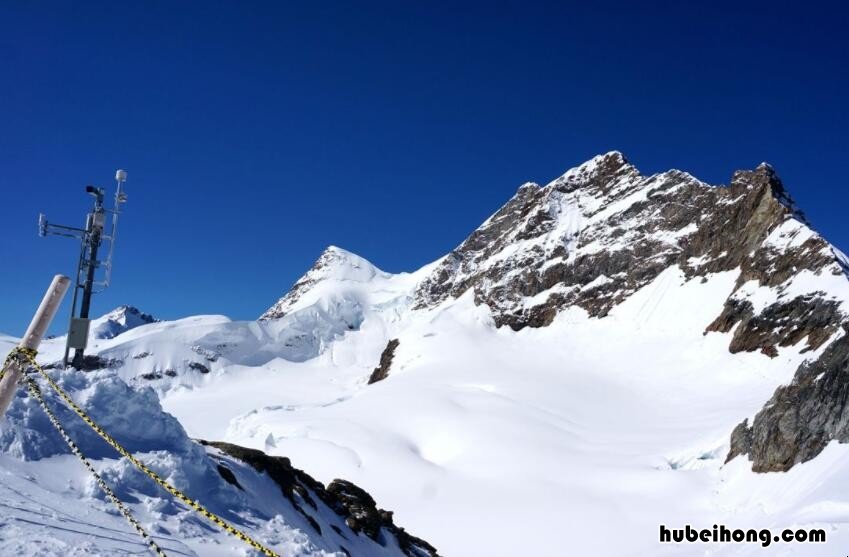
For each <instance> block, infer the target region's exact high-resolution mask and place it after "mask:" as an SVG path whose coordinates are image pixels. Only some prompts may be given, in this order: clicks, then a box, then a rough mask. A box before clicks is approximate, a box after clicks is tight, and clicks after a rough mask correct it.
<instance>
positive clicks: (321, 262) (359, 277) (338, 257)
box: [260, 245, 389, 320]
mask: <svg viewBox="0 0 849 557" xmlns="http://www.w3.org/2000/svg"><path fill="white" fill-rule="evenodd" d="M388 276H389V274H388V273H385V272H383V271H381V270H380V269H378V268H377V267H375V266H374V265H372V264H371V263H370V262H369V261H368V260H367V259H365V258H364V257H360V256H359V255H357V254H355V253H353V252H350V251H348V250H346V249H342V248H340V247H338V246H333V245H331V246H327V247H326V248H325V249H324V251H323V252H321V255H320V256H319V257H318V259H317V260H316V261H315V263H313V265H312V267H310V269H309V270H308V271H307V272H306V273H304V274H303V276H301V278H299V279H298V280H297V281H296V282H295V284H294V285H293V286H292V288H291V289H290V290H289V292H287V293H286V295H284V296H283V297H282V298H280V299H279V300H278V301H277V303H275V304H274V305H273V306H271V307H270V308H269V309H268V310H266V311H265V313H263V314H262V315H261V316H260V319H261V320H265V319H277V318H279V317H283V316H284V315H286V314H287V313H289V312H290V311H291V309H292V306H293V305H294V304H295V302H296V301H298V300H300V299H301V297H302V296H303V295H304V294H305V293H306V292H308V291H310V290H312V289H313V288H314V287H315V286H316V285H317V284H319V283H323V282H327V281H333V282H342V283H345V282H347V283H365V282H369V281H371V280H373V279H375V278H376V277H388Z"/></svg>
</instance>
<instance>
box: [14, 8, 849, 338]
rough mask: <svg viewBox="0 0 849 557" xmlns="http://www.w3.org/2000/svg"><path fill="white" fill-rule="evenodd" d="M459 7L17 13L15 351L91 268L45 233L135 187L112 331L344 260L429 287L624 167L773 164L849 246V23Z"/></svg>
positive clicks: (794, 15) (762, 15)
mask: <svg viewBox="0 0 849 557" xmlns="http://www.w3.org/2000/svg"><path fill="white" fill-rule="evenodd" d="M458 4H460V3H457V2H444V3H443V2H397V1H392V2H386V3H372V2H332V1H331V2H268V3H263V2H229V1H228V2H213V1H210V0H205V1H202V2H196V3H191V2H182V1H180V2H173V1H163V2H155V1H145V2H115V1H109V2H105V1H104V2H66V1H62V2H49V1H46V2H5V3H4V4H3V7H2V8H0V64H2V66H1V67H0V70H2V71H0V191H2V204H1V205H0V217H2V225H3V232H4V234H3V239H2V250H0V256H2V262H3V273H2V275H0V285H2V294H1V295H0V331H4V332H7V333H11V334H15V335H19V334H21V333H22V332H23V329H24V328H25V327H26V324H27V323H28V322H29V318H30V316H31V314H32V311H33V309H34V307H35V306H36V304H37V302H38V300H39V298H40V296H41V294H42V293H43V290H44V288H45V287H46V285H47V283H48V282H49V281H50V278H51V276H52V275H53V274H54V273H57V272H62V273H66V274H71V273H72V272H73V270H74V265H75V262H76V256H77V245H76V244H75V243H74V242H73V241H71V240H66V239H61V238H47V239H42V238H38V237H37V235H36V217H37V215H38V213H39V212H45V213H47V215H48V217H49V218H50V219H51V220H53V221H56V222H60V223H68V224H80V225H81V224H82V219H83V218H84V213H85V210H86V208H87V206H88V205H89V198H88V197H87V196H86V195H85V194H84V192H83V189H84V187H85V185H86V184H89V183H93V184H96V185H102V186H108V187H109V188H110V189H111V188H112V184H113V182H112V176H113V173H114V170H115V169H116V168H118V167H122V168H126V169H127V170H128V171H129V182H128V183H127V190H128V192H129V203H127V205H126V212H125V214H124V217H123V221H122V226H121V231H120V240H119V243H118V248H117V255H116V261H115V272H114V277H113V278H114V280H113V286H112V288H111V289H109V290H108V291H107V292H105V293H103V294H101V295H99V296H97V297H96V298H95V301H94V306H93V313H94V314H101V313H104V312H105V311H108V310H109V309H111V308H112V307H115V306H117V305H119V304H122V303H129V304H133V305H136V306H138V307H139V308H141V309H142V310H145V311H148V312H151V313H153V314H155V315H156V316H158V317H161V318H177V317H181V316H186V315H191V314H199V313H223V314H226V315H229V316H231V317H233V318H238V319H251V318H254V317H256V316H258V315H259V314H260V313H261V312H262V311H263V310H264V309H266V307H267V306H269V305H271V304H272V303H273V302H274V301H275V300H276V299H277V298H278V297H279V296H280V295H281V294H283V293H284V292H285V291H286V290H287V289H288V287H289V286H290V285H291V283H292V282H293V281H294V280H296V279H297V277H298V276H299V275H300V274H301V273H302V272H303V271H304V270H305V269H306V268H308V267H309V266H310V264H311V263H312V262H313V260H314V259H315V258H316V257H317V256H318V255H319V253H320V252H321V250H322V249H323V248H324V247H325V246H326V245H328V244H335V245H339V246H341V247H344V248H346V249H349V250H351V251H354V252H356V253H358V254H360V255H362V256H364V257H366V258H367V259H369V260H371V261H372V262H373V263H375V264H376V265H377V266H379V267H381V268H383V269H385V270H388V271H402V270H414V269H416V268H417V267H419V266H421V265H422V264H425V263H427V262H429V261H431V260H433V259H435V258H437V257H439V256H440V255H442V254H444V253H445V252H447V251H448V250H449V249H451V248H452V247H454V246H455V245H457V244H458V243H459V242H460V241H462V239H463V238H464V237H465V236H466V235H467V234H468V233H469V232H471V231H472V230H473V229H474V228H475V227H476V226H477V225H478V224H479V223H480V222H481V221H482V220H483V219H485V218H486V217H487V216H488V215H489V214H490V213H491V212H493V211H494V210H495V209H497V208H498V207H499V206H500V205H501V204H502V203H503V202H504V201H506V200H507V199H508V198H509V197H510V196H511V195H512V194H513V192H514V191H515V189H516V188H517V187H518V186H519V185H520V184H521V183H523V182H525V181H529V180H531V181H537V182H546V181H548V180H550V179H552V178H554V177H556V176H557V175H559V174H561V173H562V172H563V171H565V170H566V169H567V168H569V167H571V166H574V165H575V164H577V163H580V162H582V161H584V160H586V159H587V158H589V157H591V156H593V155H595V154H597V153H601V152H606V151H609V150H612V149H618V150H620V151H622V152H623V153H625V155H626V156H627V157H628V158H629V159H630V160H631V161H632V162H633V163H634V164H636V165H637V166H638V167H639V168H640V169H641V170H642V171H643V172H644V173H651V172H658V171H662V170H666V169H668V168H673V167H674V168H680V169H683V170H687V171H689V172H691V173H693V174H695V175H696V176H698V177H699V178H701V179H703V180H705V181H708V182H711V183H727V181H728V179H729V177H730V175H731V173H732V171H733V170H735V169H738V168H751V167H754V166H756V165H757V164H758V163H759V162H761V161H763V160H767V161H769V162H771V163H772V164H773V165H774V166H775V167H776V169H777V170H778V172H779V173H780V175H781V176H782V177H783V178H784V181H785V183H786V185H787V186H788V188H789V190H790V191H791V193H792V195H793V196H794V197H795V198H796V200H797V201H798V202H799V204H800V205H801V206H802V207H803V209H804V210H805V211H806V212H807V213H808V216H809V218H810V220H811V221H812V222H813V223H814V225H815V227H816V228H817V229H818V230H819V231H821V232H822V233H824V234H825V235H826V237H827V238H829V239H830V240H831V241H832V242H834V243H835V244H837V245H838V246H842V247H843V248H844V249H846V248H849V226H847V224H846V213H847V211H846V208H847V204H849V181H847V177H846V176H847V162H849V131H847V130H849V109H847V99H849V72H847V68H849V39H847V28H849V15H847V14H849V9H847V8H846V7H845V3H842V2H833V3H828V4H826V3H819V2H816V1H808V2H793V3H790V2H787V3H784V2H768V3H766V2H765V3H762V4H760V5H757V4H755V3H749V2H733V3H732V2H729V3H724V2H622V3H617V2H611V1H606V2H575V3H569V2H554V3H550V4H549V3H534V2H527V1H523V2H515V3H498V2H480V3H463V5H462V6H459V5H458ZM742 4H745V6H744V5H742ZM68 306H69V304H68V303H66V305H65V307H64V308H63V310H62V311H63V313H62V315H61V317H60V319H59V322H60V323H59V326H58V328H59V329H62V328H64V326H65V323H66V319H67V310H68ZM54 329H56V327H54Z"/></svg>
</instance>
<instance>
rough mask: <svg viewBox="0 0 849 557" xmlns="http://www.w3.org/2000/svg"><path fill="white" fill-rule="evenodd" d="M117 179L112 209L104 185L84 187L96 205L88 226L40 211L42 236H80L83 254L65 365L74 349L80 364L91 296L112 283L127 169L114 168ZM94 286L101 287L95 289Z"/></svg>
mask: <svg viewBox="0 0 849 557" xmlns="http://www.w3.org/2000/svg"><path fill="white" fill-rule="evenodd" d="M115 181H116V182H117V184H118V187H117V189H116V190H115V198H114V205H113V207H112V209H106V208H104V206H103V198H104V196H105V194H106V192H105V190H104V189H103V188H98V187H95V186H86V188H85V191H86V193H88V194H89V195H91V196H92V197H94V206H93V207H92V210H91V212H89V213H88V215H87V216H86V224H85V228H76V227H73V226H64V225H61V224H53V223H51V222H48V221H47V218H46V217H45V216H44V215H43V214H41V215H39V216H38V233H39V235H40V236H47V235H53V236H65V237H68V238H78V239H79V240H80V257H79V261H78V263H77V274H76V279H75V282H74V297H73V302H72V304H71V322H70V326H69V327H68V340H67V343H66V344H65V357H64V365H65V367H67V366H68V356H69V354H70V352H71V349H72V348H73V349H74V359H73V362H72V363H73V366H74V367H76V368H78V369H79V368H81V367H82V365H83V356H84V353H85V348H86V345H87V344H88V330H89V323H90V319H89V310H90V309H91V297H92V295H93V294H95V293H96V292H102V291H103V289H105V288H107V287H108V286H109V282H110V280H111V278H112V257H113V255H114V253H115V238H116V237H117V234H118V215H120V213H121V205H123V204H124V203H126V201H127V194H126V193H125V192H124V182H126V181H127V171H126V170H118V171H117V172H115ZM107 213H109V214H111V215H112V224H111V227H110V230H109V231H108V234H107V233H106V232H107V231H106V230H105V227H106V214H107ZM105 243H108V251H107V256H106V259H105V260H103V261H101V260H99V259H98V258H97V257H98V252H99V251H100V248H101V247H102V246H103V245H104V244H105ZM98 269H103V275H102V280H100V281H98V280H97V271H98ZM95 288H100V290H97V291H95ZM80 292H82V299H81V301H80V311H79V315H77V297H78V295H79V294H80Z"/></svg>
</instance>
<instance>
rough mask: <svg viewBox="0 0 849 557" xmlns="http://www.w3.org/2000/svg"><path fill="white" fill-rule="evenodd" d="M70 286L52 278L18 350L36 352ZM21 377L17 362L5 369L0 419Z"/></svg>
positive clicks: (62, 279) (63, 279)
mask: <svg viewBox="0 0 849 557" xmlns="http://www.w3.org/2000/svg"><path fill="white" fill-rule="evenodd" d="M69 284H71V279H69V278H68V277H66V276H64V275H56V276H55V277H53V282H51V283H50V288H48V289H47V292H46V293H45V294H44V298H43V299H42V300H41V305H40V306H38V311H36V312H35V316H34V317H33V318H32V322H31V323H30V324H29V328H28V329H27V332H26V334H24V337H23V338H22V339H21V343H20V344H19V345H18V346H19V347H20V348H28V349H30V350H38V345H39V344H41V338H42V337H43V336H44V333H46V332H47V328H48V327H49V326H50V322H51V321H53V316H55V315H56V311H57V310H58V309H59V304H61V303H62V298H63V297H64V296H65V292H67V291H68V285H69ZM20 377H21V367H20V365H19V364H18V362H17V361H14V360H13V361H12V362H11V363H10V364H9V367H7V368H6V374H5V375H4V376H3V379H2V380H0V417H2V416H4V415H5V414H6V410H8V409H9V404H11V403H12V397H14V396H15V390H16V389H17V387H18V379H20Z"/></svg>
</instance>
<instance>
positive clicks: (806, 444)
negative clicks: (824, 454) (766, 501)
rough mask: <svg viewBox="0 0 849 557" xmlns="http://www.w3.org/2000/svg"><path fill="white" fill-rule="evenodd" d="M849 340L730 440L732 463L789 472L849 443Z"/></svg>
mask: <svg viewBox="0 0 849 557" xmlns="http://www.w3.org/2000/svg"><path fill="white" fill-rule="evenodd" d="M846 329H847V333H849V325H846ZM847 403H849V334H844V335H843V336H841V337H840V338H838V339H837V340H835V341H833V342H832V343H831V344H830V345H829V346H828V348H827V349H826V350H825V352H824V353H823V355H822V356H821V357H820V358H819V359H818V360H816V361H814V362H810V363H806V364H803V365H802V366H800V367H799V369H798V370H797V372H796V376H795V377H794V378H793V382H792V383H790V384H789V385H786V386H784V387H779V388H778V390H776V391H775V394H774V395H773V396H772V398H771V399H770V400H769V402H767V404H766V405H765V406H764V408H763V409H762V410H761V411H760V412H758V414H757V415H756V416H755V419H754V421H753V423H752V425H751V426H749V425H748V421H744V422H743V423H741V424H740V425H738V426H737V428H736V429H735V430H734V433H733V434H732V436H731V450H730V452H729V453H728V460H731V459H732V458H734V457H736V456H738V455H744V454H748V455H749V460H751V461H752V469H753V470H754V471H756V472H774V471H785V470H789V469H790V468H791V467H792V466H793V465H794V464H798V463H800V462H805V461H807V460H810V459H812V458H814V457H815V456H817V455H818V454H819V453H820V451H822V450H823V449H824V448H825V446H826V445H827V444H828V443H829V441H831V440H837V441H839V442H841V443H847V442H849V404H847Z"/></svg>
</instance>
